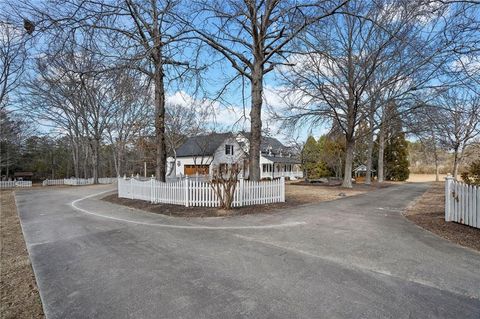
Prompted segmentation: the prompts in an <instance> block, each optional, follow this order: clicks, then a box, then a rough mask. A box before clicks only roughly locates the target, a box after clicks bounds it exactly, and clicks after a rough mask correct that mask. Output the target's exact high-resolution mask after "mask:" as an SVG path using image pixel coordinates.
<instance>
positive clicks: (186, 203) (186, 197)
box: [183, 175, 190, 207]
mask: <svg viewBox="0 0 480 319" xmlns="http://www.w3.org/2000/svg"><path fill="white" fill-rule="evenodd" d="M183 183H184V188H185V207H188V193H189V189H188V187H189V184H190V183H189V182H188V175H185V180H184V181H183Z"/></svg>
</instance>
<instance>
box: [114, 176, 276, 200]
mask: <svg viewBox="0 0 480 319" xmlns="http://www.w3.org/2000/svg"><path fill="white" fill-rule="evenodd" d="M212 186H213V184H212V183H210V182H203V181H197V180H190V179H188V178H186V179H184V180H180V181H176V182H170V183H169V182H167V183H164V182H160V181H157V180H154V179H151V180H149V181H139V180H136V179H134V178H130V179H124V178H119V179H118V197H121V198H130V199H140V200H145V201H149V202H152V203H165V204H174V205H184V206H187V207H189V206H197V207H221V201H220V199H219V197H218V195H217V190H216V189H214V188H213V187H212ZM217 186H218V185H217ZM221 191H222V190H221ZM223 191H224V190H223ZM284 201H285V179H284V178H283V177H282V178H280V179H276V180H273V181H261V182H254V181H247V180H243V179H241V180H239V181H238V182H237V185H236V187H235V193H234V196H233V201H232V207H241V206H249V205H259V204H270V203H279V202H284Z"/></svg>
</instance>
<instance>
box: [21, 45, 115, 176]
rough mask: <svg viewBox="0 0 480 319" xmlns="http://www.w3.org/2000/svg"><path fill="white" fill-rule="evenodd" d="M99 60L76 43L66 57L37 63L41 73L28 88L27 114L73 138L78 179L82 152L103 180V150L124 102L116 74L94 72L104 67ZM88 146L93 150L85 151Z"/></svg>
mask: <svg viewBox="0 0 480 319" xmlns="http://www.w3.org/2000/svg"><path fill="white" fill-rule="evenodd" d="M101 67H102V66H101V63H100V61H98V60H97V56H95V55H94V54H91V53H90V51H87V50H80V49H78V47H77V46H76V44H72V46H71V47H69V50H66V49H65V50H64V52H63V55H61V56H60V55H53V56H50V55H48V54H47V55H45V56H43V57H40V58H39V59H38V60H37V71H38V72H37V73H36V75H35V76H34V77H33V78H32V80H31V81H30V82H29V83H28V84H27V85H26V89H25V92H24V93H25V94H24V98H23V100H24V105H25V106H26V110H25V111H26V113H27V114H29V115H30V116H33V117H35V118H36V119H37V120H42V121H44V122H45V125H51V126H53V127H54V128H55V129H57V130H63V131H64V132H65V133H66V134H67V135H68V136H69V137H70V139H71V141H72V145H73V159H74V163H75V167H76V169H75V174H76V175H77V176H78V175H79V167H80V164H79V162H80V150H81V149H82V148H83V151H82V153H83V155H84V157H85V162H84V171H86V166H87V163H89V162H90V164H91V167H92V176H93V178H94V183H97V182H98V177H99V176H98V169H99V156H100V147H101V144H102V142H103V139H104V137H105V134H106V130H107V127H108V126H109V125H110V123H111V122H112V120H113V118H114V116H115V114H116V112H117V109H116V105H117V103H118V101H119V100H120V99H121V98H122V95H121V94H120V93H121V92H122V91H121V90H119V89H118V85H119V83H118V80H119V77H117V76H116V75H117V74H113V73H104V72H102V73H93V72H90V70H92V69H98V68H101ZM86 147H88V149H87V148H86Z"/></svg>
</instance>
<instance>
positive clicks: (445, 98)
mask: <svg viewBox="0 0 480 319" xmlns="http://www.w3.org/2000/svg"><path fill="white" fill-rule="evenodd" d="M434 103H435V108H436V109H437V110H436V112H438V116H437V121H435V123H434V125H435V127H436V129H437V131H438V133H437V136H438V138H439V139H440V143H441V144H442V145H443V146H444V147H446V148H448V149H450V150H452V151H453V156H454V161H453V169H452V174H453V177H454V178H455V179H456V178H457V175H458V168H459V165H460V163H461V162H462V160H463V156H464V152H465V149H466V148H467V146H468V145H469V143H470V142H472V141H473V140H474V139H475V138H476V137H477V136H479V135H480V97H479V96H478V95H477V94H476V93H475V92H471V91H468V90H466V89H465V88H456V89H448V90H446V91H444V92H441V93H440V94H438V95H437V99H435V101H434ZM430 112H435V110H431V111H430Z"/></svg>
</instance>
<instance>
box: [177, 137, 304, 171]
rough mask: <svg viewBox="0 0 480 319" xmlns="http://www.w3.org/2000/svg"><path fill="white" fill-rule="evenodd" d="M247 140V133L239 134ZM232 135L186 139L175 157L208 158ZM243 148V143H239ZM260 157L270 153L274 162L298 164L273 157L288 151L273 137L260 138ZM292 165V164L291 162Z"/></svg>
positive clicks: (287, 158)
mask: <svg viewBox="0 0 480 319" xmlns="http://www.w3.org/2000/svg"><path fill="white" fill-rule="evenodd" d="M240 134H242V135H243V136H245V137H246V138H247V139H248V140H249V139H250V133H249V132H240ZM235 136H236V135H234V134H233V133H230V132H229V133H211V134H207V135H198V136H194V137H190V138H188V139H187V140H186V141H185V143H183V144H182V145H181V146H180V147H179V148H177V151H176V153H177V157H187V156H210V155H213V154H214V153H215V151H216V150H217V148H218V147H219V146H220V145H221V144H222V143H223V142H224V141H225V139H227V138H230V137H235ZM240 145H242V146H243V143H240ZM260 148H261V152H262V156H264V157H266V156H265V155H263V154H264V153H268V152H269V151H271V153H272V156H269V157H271V158H275V159H276V160H275V161H274V162H278V163H279V162H282V163H290V160H295V163H298V160H296V159H294V158H291V157H285V158H286V160H285V161H280V160H279V158H281V157H274V156H273V155H276V154H277V153H279V152H280V150H281V151H283V154H286V153H287V152H288V151H289V149H290V148H289V147H286V146H285V145H283V144H282V143H281V142H280V141H279V140H277V139H276V138H273V137H267V136H262V141H261V144H260ZM292 163H293V162H292Z"/></svg>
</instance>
